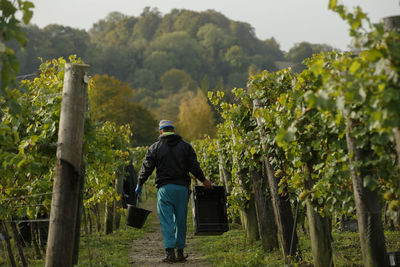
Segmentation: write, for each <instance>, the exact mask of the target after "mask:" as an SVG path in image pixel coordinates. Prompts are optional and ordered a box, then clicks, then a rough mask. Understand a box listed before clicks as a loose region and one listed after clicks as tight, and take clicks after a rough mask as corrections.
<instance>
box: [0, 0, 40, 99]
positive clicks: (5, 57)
mask: <svg viewBox="0 0 400 267" xmlns="http://www.w3.org/2000/svg"><path fill="white" fill-rule="evenodd" d="M33 7H34V5H33V3H32V2H30V1H22V0H21V1H9V0H2V1H1V4H0V11H1V17H0V32H1V33H2V34H1V38H0V53H1V80H0V96H2V95H5V89H6V88H7V86H9V85H11V84H13V83H14V82H15V76H16V75H17V73H18V72H19V62H18V60H17V58H16V56H15V53H14V51H13V50H12V49H11V48H9V47H8V46H7V42H9V41H11V40H16V41H17V42H18V44H19V45H20V46H22V47H23V46H25V45H26V42H27V40H26V39H25V34H24V32H23V31H22V29H21V20H20V19H18V18H17V15H19V14H20V13H19V12H22V23H23V24H28V23H29V21H30V20H31V18H32V15H33V12H32V10H31V9H32V8H33Z"/></svg>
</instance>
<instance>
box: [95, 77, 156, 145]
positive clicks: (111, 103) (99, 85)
mask: <svg viewBox="0 0 400 267" xmlns="http://www.w3.org/2000/svg"><path fill="white" fill-rule="evenodd" d="M93 80H94V87H93V88H91V89H90V90H89V100H90V110H91V113H92V116H93V119H94V120H96V121H103V122H104V121H111V122H115V123H116V124H117V125H124V124H130V125H131V128H132V130H133V141H134V144H136V145H138V144H140V145H144V144H149V143H152V142H153V141H154V140H155V139H156V134H157V132H156V131H155V129H156V127H157V122H156V120H155V119H154V117H153V115H152V114H151V113H150V112H149V111H148V110H147V109H146V108H144V107H142V106H140V105H139V104H137V103H135V102H133V101H132V98H133V90H132V89H131V88H130V87H129V86H128V84H127V83H124V82H121V81H119V80H117V79H116V78H114V77H110V76H108V75H106V74H104V75H95V76H94V77H93Z"/></svg>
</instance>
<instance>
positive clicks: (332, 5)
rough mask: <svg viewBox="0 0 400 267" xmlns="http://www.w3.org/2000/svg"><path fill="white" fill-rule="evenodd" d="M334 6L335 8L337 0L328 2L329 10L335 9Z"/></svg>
mask: <svg viewBox="0 0 400 267" xmlns="http://www.w3.org/2000/svg"><path fill="white" fill-rule="evenodd" d="M336 6H337V0H329V6H328V8H329V9H331V10H333V9H335V8H336Z"/></svg>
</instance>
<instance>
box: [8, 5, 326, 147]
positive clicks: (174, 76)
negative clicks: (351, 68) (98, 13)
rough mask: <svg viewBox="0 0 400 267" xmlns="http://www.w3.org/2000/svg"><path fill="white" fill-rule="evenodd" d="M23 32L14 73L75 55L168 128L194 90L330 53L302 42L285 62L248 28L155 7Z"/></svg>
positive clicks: (239, 81) (210, 15)
mask: <svg viewBox="0 0 400 267" xmlns="http://www.w3.org/2000/svg"><path fill="white" fill-rule="evenodd" d="M22 30H23V32H24V33H25V35H26V37H27V39H28V40H29V41H28V43H27V44H26V47H25V49H24V50H21V49H19V47H18V46H17V44H16V43H15V42H11V43H10V47H12V48H14V50H15V51H16V56H17V58H18V61H19V62H20V65H21V71H20V73H21V74H31V73H36V72H37V68H38V66H39V65H40V61H39V60H38V58H39V57H40V58H42V59H43V60H49V59H52V58H58V57H64V58H67V57H68V56H69V55H71V54H76V55H77V56H78V57H80V58H82V59H83V60H84V61H85V62H86V63H87V64H89V65H90V66H91V68H90V73H91V74H93V75H95V74H98V75H103V74H107V75H108V76H110V77H115V78H116V79H117V80H120V81H122V82H125V83H126V84H127V85H128V86H129V87H130V88H131V89H132V90H133V97H132V98H131V97H129V96H130V95H131V94H130V93H127V94H126V97H127V98H128V97H129V98H130V99H129V100H130V101H134V102H136V103H140V104H141V105H142V106H144V107H146V108H147V109H148V110H150V111H151V112H152V113H153V114H154V115H155V117H156V118H157V119H161V118H165V117H168V118H169V119H171V120H174V121H178V119H179V118H178V114H179V112H180V105H181V102H182V100H184V99H185V98H190V97H191V95H190V93H195V94H196V92H197V89H198V88H201V89H202V90H203V92H204V93H205V94H206V92H207V91H208V90H213V91H215V90H216V89H218V90H222V88H224V90H226V91H227V92H228V91H229V90H230V89H232V88H234V87H243V86H245V85H246V81H247V79H248V77H249V74H254V73H259V72H260V71H262V70H265V69H267V70H269V71H275V70H277V69H278V68H279V66H278V65H279V64H278V65H277V64H276V62H284V61H287V60H290V61H293V63H292V64H301V61H302V60H303V59H304V58H306V57H308V56H310V55H311V54H310V51H311V52H312V53H316V52H320V51H322V50H324V51H325V50H326V49H331V48H330V47H329V46H327V45H313V44H310V43H306V42H303V43H301V45H299V46H298V47H297V46H296V47H293V48H292V49H291V50H290V51H289V53H288V56H287V57H285V56H284V52H283V51H282V50H281V49H280V47H279V43H278V42H277V41H276V40H275V39H274V38H273V37H271V38H270V39H267V40H260V39H258V38H257V37H256V36H255V33H254V29H253V28H252V26H251V25H249V24H247V23H244V22H239V21H233V20H230V19H229V18H227V17H225V16H224V15H223V14H221V13H219V12H216V11H214V10H207V11H203V12H195V11H190V10H185V9H182V10H179V9H173V10H172V11H171V12H170V13H167V14H161V13H160V12H159V11H158V10H157V8H153V9H151V8H145V9H144V10H143V12H142V14H141V15H140V16H138V17H135V16H128V15H124V14H121V13H118V12H112V13H110V14H109V15H108V16H107V17H106V18H104V19H101V20H99V21H98V22H96V23H95V24H93V27H92V28H91V29H90V30H89V31H88V32H86V31H84V30H78V29H74V28H71V27H66V26H62V25H48V26H46V27H44V28H42V29H41V28H38V27H37V26H34V25H28V26H24V27H23V29H22ZM184 123H187V122H183V124H184ZM190 137H191V136H190ZM139 144H142V143H139Z"/></svg>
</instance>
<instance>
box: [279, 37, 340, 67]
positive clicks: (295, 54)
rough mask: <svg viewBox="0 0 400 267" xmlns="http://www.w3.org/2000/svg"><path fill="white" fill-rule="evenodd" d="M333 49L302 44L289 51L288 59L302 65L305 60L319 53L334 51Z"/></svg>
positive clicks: (319, 45) (320, 45)
mask: <svg viewBox="0 0 400 267" xmlns="http://www.w3.org/2000/svg"><path fill="white" fill-rule="evenodd" d="M333 50H334V49H333V47H331V46H329V45H326V44H311V43H309V42H301V43H298V44H295V45H294V46H293V47H292V48H290V49H289V51H288V53H287V54H286V58H287V59H288V60H290V61H292V62H296V63H301V62H302V61H303V60H304V59H306V58H309V57H311V56H312V55H313V54H317V53H319V52H329V51H333Z"/></svg>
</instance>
